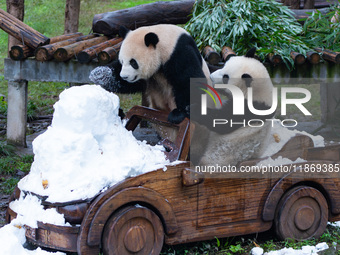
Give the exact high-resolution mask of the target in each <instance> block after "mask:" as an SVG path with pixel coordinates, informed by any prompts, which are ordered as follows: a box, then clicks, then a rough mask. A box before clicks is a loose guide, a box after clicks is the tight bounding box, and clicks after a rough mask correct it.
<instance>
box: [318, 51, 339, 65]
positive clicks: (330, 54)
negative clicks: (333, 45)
mask: <svg viewBox="0 0 340 255" xmlns="http://www.w3.org/2000/svg"><path fill="white" fill-rule="evenodd" d="M315 50H316V51H317V52H321V53H322V58H323V59H325V60H327V61H330V62H333V63H336V64H340V52H334V51H331V50H327V49H325V50H322V48H315Z"/></svg>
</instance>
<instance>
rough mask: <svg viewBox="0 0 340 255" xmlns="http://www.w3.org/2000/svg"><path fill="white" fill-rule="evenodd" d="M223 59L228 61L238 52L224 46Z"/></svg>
mask: <svg viewBox="0 0 340 255" xmlns="http://www.w3.org/2000/svg"><path fill="white" fill-rule="evenodd" d="M221 55H222V59H223V61H224V62H226V61H228V60H229V58H231V57H234V56H236V53H235V52H234V51H233V50H232V49H231V48H230V47H228V46H224V47H223V48H222V51H221Z"/></svg>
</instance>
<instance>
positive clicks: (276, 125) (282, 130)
mask: <svg viewBox="0 0 340 255" xmlns="http://www.w3.org/2000/svg"><path fill="white" fill-rule="evenodd" d="M299 134H300V135H306V136H309V137H310V138H311V139H312V140H313V142H314V146H315V147H324V146H325V143H324V138H323V137H322V136H320V135H318V136H314V135H311V134H309V133H307V132H305V131H298V130H289V129H288V128H286V127H283V126H282V125H281V122H280V121H273V127H272V129H271V135H270V139H269V142H268V147H267V149H266V150H265V152H264V153H263V154H262V156H261V157H263V158H264V157H268V156H271V155H274V154H275V153H277V152H279V151H280V150H281V149H282V147H283V146H284V145H285V144H286V143H287V142H288V141H289V139H290V138H292V137H293V136H295V135H299ZM275 136H278V138H279V141H278V140H276V139H275Z"/></svg>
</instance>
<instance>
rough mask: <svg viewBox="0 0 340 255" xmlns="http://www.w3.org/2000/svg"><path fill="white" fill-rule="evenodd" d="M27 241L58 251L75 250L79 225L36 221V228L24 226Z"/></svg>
mask: <svg viewBox="0 0 340 255" xmlns="http://www.w3.org/2000/svg"><path fill="white" fill-rule="evenodd" d="M25 228H26V234H25V235H26V238H27V240H28V241H29V242H31V243H33V244H35V245H38V246H42V247H45V248H51V249H55V250H60V251H68V252H76V251H77V238H78V233H79V227H66V226H57V225H52V224H48V223H42V222H38V228H37V229H33V228H31V227H28V226H25Z"/></svg>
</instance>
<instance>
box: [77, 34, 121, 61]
mask: <svg viewBox="0 0 340 255" xmlns="http://www.w3.org/2000/svg"><path fill="white" fill-rule="evenodd" d="M122 40H123V39H122V38H113V39H111V40H108V41H106V42H102V43H100V44H97V45H95V46H92V47H90V48H87V49H85V50H83V51H81V52H80V53H79V54H78V55H77V59H78V61H79V62H80V63H88V62H90V61H91V60H92V59H94V58H95V57H96V56H97V54H98V53H99V52H101V51H102V50H104V49H105V48H107V47H112V46H114V45H116V44H117V43H120V42H121V41H122Z"/></svg>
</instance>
